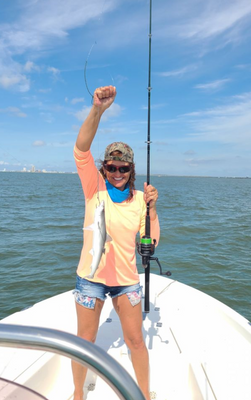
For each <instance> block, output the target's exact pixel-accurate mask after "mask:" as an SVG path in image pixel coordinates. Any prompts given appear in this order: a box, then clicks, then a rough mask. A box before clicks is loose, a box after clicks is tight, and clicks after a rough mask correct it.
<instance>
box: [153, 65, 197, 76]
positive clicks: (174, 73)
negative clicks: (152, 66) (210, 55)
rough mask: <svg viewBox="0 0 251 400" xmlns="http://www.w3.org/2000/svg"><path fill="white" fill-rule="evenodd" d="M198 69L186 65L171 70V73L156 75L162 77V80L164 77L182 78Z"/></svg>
mask: <svg viewBox="0 0 251 400" xmlns="http://www.w3.org/2000/svg"><path fill="white" fill-rule="evenodd" d="M197 68H198V66H197V65H187V66H185V67H183V68H180V69H176V70H172V71H165V72H159V73H158V74H157V75H158V76H163V77H164V78H166V77H170V76H171V77H173V76H183V75H185V74H188V73H190V72H193V71H195V70H196V69H197Z"/></svg>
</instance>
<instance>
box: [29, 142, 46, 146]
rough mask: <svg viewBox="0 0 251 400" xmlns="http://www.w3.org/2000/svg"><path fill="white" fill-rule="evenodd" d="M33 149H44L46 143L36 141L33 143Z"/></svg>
mask: <svg viewBox="0 0 251 400" xmlns="http://www.w3.org/2000/svg"><path fill="white" fill-rule="evenodd" d="M32 146H33V147H44V146H46V143H45V142H44V141H43V140H35V142H33V143H32Z"/></svg>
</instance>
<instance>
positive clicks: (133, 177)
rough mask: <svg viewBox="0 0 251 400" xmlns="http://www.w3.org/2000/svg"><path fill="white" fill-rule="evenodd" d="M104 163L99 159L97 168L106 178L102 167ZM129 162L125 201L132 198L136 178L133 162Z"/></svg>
mask: <svg viewBox="0 0 251 400" xmlns="http://www.w3.org/2000/svg"><path fill="white" fill-rule="evenodd" d="M114 153H115V152H114ZM116 153H117V152H116ZM104 163H105V161H102V160H100V164H101V167H100V168H99V172H100V173H101V175H102V176H103V178H104V179H106V175H105V173H104V169H103V165H104ZM129 164H130V166H131V173H130V178H129V181H128V184H129V196H128V198H127V200H126V201H130V200H131V199H132V198H133V191H134V190H135V184H134V182H135V180H136V172H135V164H134V163H129Z"/></svg>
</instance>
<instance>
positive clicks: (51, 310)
mask: <svg viewBox="0 0 251 400" xmlns="http://www.w3.org/2000/svg"><path fill="white" fill-rule="evenodd" d="M141 283H142V285H143V286H144V276H141ZM150 287H151V290H150V296H151V297H150V312H149V313H147V314H143V316H144V322H143V333H144V337H145V341H146V345H147V347H148V350H149V358H150V380H151V382H150V385H151V394H152V398H153V399H156V400H176V399H177V400H180V399H182V400H190V399H191V400H192V399H194V400H203V399H204V400H211V399H212V400H215V399H217V400H225V399H226V398H227V399H228V400H236V399H237V398H241V399H242V400H250V399H251V389H250V384H249V381H250V373H249V372H248V371H250V370H251V327H250V325H248V321H247V320H245V319H244V318H243V317H241V316H240V315H239V314H237V313H235V312H234V311H233V310H231V309H229V308H228V307H226V306H224V305H223V304H222V303H219V302H218V301H217V300H215V299H212V298H211V297H209V296H207V295H205V294H203V293H201V292H199V291H197V290H195V289H192V288H190V287H188V286H186V285H182V284H180V283H178V282H176V281H173V280H170V279H168V278H162V277H159V276H157V275H151V286H150ZM143 302H144V300H143V301H142V304H143ZM143 307H144V306H143ZM2 322H3V323H13V324H21V325H22V324H23V325H33V326H43V327H49V328H54V329H58V330H63V331H67V332H70V333H74V334H75V333H76V313H75V304H74V298H73V296H72V293H71V292H67V293H63V294H61V295H58V296H55V297H53V298H51V299H48V300H45V301H43V302H41V303H38V304H36V305H34V306H33V307H31V308H30V309H28V310H25V311H23V312H20V313H16V314H14V315H12V316H10V317H8V318H6V319H5V320H3V321H2ZM96 343H97V345H99V346H100V347H102V348H103V349H104V350H105V351H106V352H107V353H108V354H110V355H111V356H112V357H114V358H115V359H116V361H118V362H119V363H121V364H122V365H123V366H124V368H125V369H126V370H127V371H128V372H129V373H130V374H131V375H132V376H133V377H134V371H133V368H132V363H131V359H130V353H129V351H128V349H127V347H126V345H125V343H124V340H123V335H122V330H121V326H120V322H119V319H118V316H117V314H116V312H115V311H114V309H113V307H112V302H111V300H110V299H108V300H107V301H106V302H105V305H104V308H103V310H102V314H101V319H100V327H99V332H98V337H97V342H96ZM0 355H1V356H0V376H2V377H5V378H7V379H13V380H16V382H19V383H23V384H26V385H27V386H28V387H31V388H33V389H34V390H37V391H38V392H41V393H42V394H44V396H46V397H47V398H48V399H49V400H58V399H59V398H60V399H61V400H69V399H72V393H73V383H72V377H71V362H70V360H69V359H67V358H64V357H61V356H58V355H53V354H51V353H44V352H41V351H27V350H21V349H18V350H16V349H8V348H1V349H0ZM134 378H135V377H134ZM85 386H86V390H85V393H86V395H85V399H86V398H87V399H88V400H92V399H93V400H97V399H101V398H106V397H107V398H108V396H109V399H117V398H118V396H117V395H116V394H115V393H114V392H113V391H112V389H110V388H109V386H108V385H107V384H106V383H105V382H103V381H102V379H101V378H99V377H98V378H97V376H96V375H95V374H94V373H93V372H92V371H91V370H89V371H88V375H87V379H86V385H85Z"/></svg>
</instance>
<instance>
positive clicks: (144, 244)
mask: <svg viewBox="0 0 251 400" xmlns="http://www.w3.org/2000/svg"><path fill="white" fill-rule="evenodd" d="M148 36H149V55H148V87H147V90H148V116H147V141H146V144H147V186H148V185H149V184H150V145H151V90H152V87H151V59H152V0H150V12H149V35H148ZM155 245H156V239H153V240H152V238H151V220H150V203H147V205H146V221H145V235H144V236H143V237H142V238H141V239H140V243H137V250H138V253H139V255H140V256H141V257H142V266H143V267H144V268H145V305H144V306H145V313H148V312H149V311H150V261H151V260H154V261H156V262H157V264H158V266H159V269H160V274H161V275H167V276H170V275H171V272H169V271H167V272H165V273H163V272H162V268H161V265H160V262H159V260H158V258H157V257H153V254H154V252H155Z"/></svg>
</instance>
